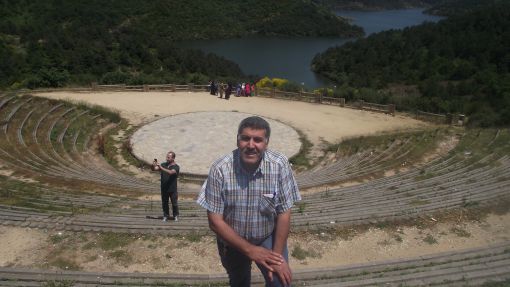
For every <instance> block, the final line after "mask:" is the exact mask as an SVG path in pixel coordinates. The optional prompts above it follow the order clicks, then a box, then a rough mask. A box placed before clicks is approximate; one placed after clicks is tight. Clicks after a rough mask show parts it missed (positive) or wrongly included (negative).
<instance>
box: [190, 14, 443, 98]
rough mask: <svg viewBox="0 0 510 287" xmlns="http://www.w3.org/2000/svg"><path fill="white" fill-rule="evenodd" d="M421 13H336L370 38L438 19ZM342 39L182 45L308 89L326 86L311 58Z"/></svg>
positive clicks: (251, 72)
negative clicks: (315, 71) (316, 71)
mask: <svg viewBox="0 0 510 287" xmlns="http://www.w3.org/2000/svg"><path fill="white" fill-rule="evenodd" d="M422 12H423V9H405V10H386V11H375V12H361V11H336V14H337V15H340V16H343V17H347V18H349V19H351V20H352V23H353V24H355V25H358V26H361V27H363V29H364V30H365V33H366V34H367V35H370V34H372V33H377V32H380V31H384V30H389V29H401V28H404V27H408V26H413V25H418V24H421V23H423V22H425V21H429V22H437V21H439V20H440V19H442V17H438V16H432V15H427V14H423V13H422ZM350 40H351V39H346V38H338V37H335V38H317V37H308V38H285V37H249V38H242V39H226V40H195V41H187V42H183V43H182V44H181V45H182V46H183V47H187V48H195V49H201V50H203V51H205V52H210V53H215V54H217V55H220V56H223V57H225V58H227V59H229V60H232V61H234V62H236V63H238V64H239V66H240V67H241V69H242V70H243V71H244V73H245V74H249V75H258V76H261V77H264V76H268V77H270V78H284V79H289V80H291V81H293V82H296V83H299V84H302V85H304V86H306V87H308V88H316V87H323V86H329V85H330V83H329V82H328V81H327V80H326V79H323V78H321V77H320V76H318V75H316V74H315V73H313V72H312V71H311V69H310V64H311V61H312V59H313V57H314V56H315V55H316V54H317V53H320V52H323V51H325V50H326V49H327V48H329V47H334V46H338V45H342V44H344V43H345V42H347V41H350Z"/></svg>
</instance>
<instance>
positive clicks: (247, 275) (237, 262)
mask: <svg viewBox="0 0 510 287" xmlns="http://www.w3.org/2000/svg"><path fill="white" fill-rule="evenodd" d="M259 246H261V247H264V248H266V249H269V250H272V249H273V236H272V235H271V236H269V237H268V238H266V239H265V240H264V241H263V242H262V243H261V244H259ZM218 252H219V254H220V258H221V264H222V265H223V267H225V270H227V273H228V278H229V281H230V286H232V287H250V282H251V260H250V258H248V257H247V256H246V255H244V254H242V253H241V252H239V251H237V250H236V249H235V248H232V247H229V246H226V245H225V244H224V243H223V242H222V241H221V240H220V239H218ZM283 257H284V258H285V261H287V262H289V251H288V250H287V245H285V248H284V250H283ZM257 267H258V268H259V270H260V272H262V275H263V276H264V279H265V280H266V286H267V287H269V286H274V287H280V286H283V285H282V284H281V283H280V279H279V278H278V275H276V274H273V281H272V282H271V281H269V277H268V275H267V269H266V268H264V267H263V266H261V265H259V264H257Z"/></svg>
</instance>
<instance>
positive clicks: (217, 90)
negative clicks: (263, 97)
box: [208, 81, 255, 100]
mask: <svg viewBox="0 0 510 287" xmlns="http://www.w3.org/2000/svg"><path fill="white" fill-rule="evenodd" d="M208 89H209V93H210V94H211V95H214V96H218V98H220V99H222V98H225V99H226V100H228V99H230V95H231V94H232V93H233V92H234V91H235V96H236V97H253V96H255V84H254V83H238V84H236V85H235V87H234V84H232V83H227V84H225V83H222V82H220V83H216V82H215V81H210V82H209V87H208ZM224 96H225V97H224Z"/></svg>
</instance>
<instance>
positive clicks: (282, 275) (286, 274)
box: [267, 261, 292, 286]
mask: <svg viewBox="0 0 510 287" xmlns="http://www.w3.org/2000/svg"><path fill="white" fill-rule="evenodd" d="M271 267H272V268H273V272H271V271H269V272H268V273H267V275H268V277H269V280H271V281H273V277H274V274H273V273H275V274H276V275H277V276H278V279H279V280H280V283H281V284H282V285H283V286H290V282H291V281H292V272H291V271H290V267H289V264H288V263H287V261H283V263H282V264H280V265H272V266H271Z"/></svg>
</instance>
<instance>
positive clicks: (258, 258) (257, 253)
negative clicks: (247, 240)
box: [247, 246, 285, 271]
mask: <svg viewBox="0 0 510 287" xmlns="http://www.w3.org/2000/svg"><path fill="white" fill-rule="evenodd" d="M247 256H248V257H249V258H250V259H251V260H253V261H255V263H257V264H260V265H262V266H264V267H265V268H266V269H267V270H269V271H275V270H274V266H279V265H280V264H283V263H284V262H285V260H284V259H283V256H282V255H281V254H278V253H276V252H273V251H271V250H269V249H266V248H264V247H260V246H253V247H252V248H251V249H250V252H249V253H248V254H247Z"/></svg>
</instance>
